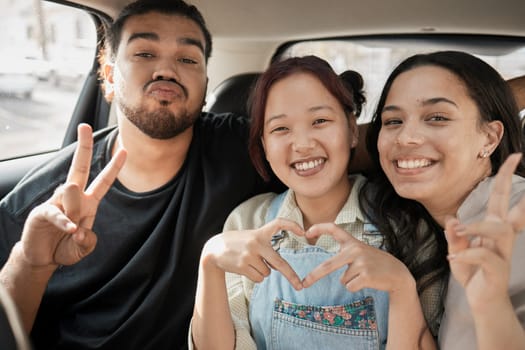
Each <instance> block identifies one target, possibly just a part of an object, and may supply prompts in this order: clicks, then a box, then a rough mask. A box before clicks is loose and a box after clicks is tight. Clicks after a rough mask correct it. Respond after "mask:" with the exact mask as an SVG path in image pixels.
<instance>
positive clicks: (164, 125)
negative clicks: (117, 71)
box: [118, 101, 199, 140]
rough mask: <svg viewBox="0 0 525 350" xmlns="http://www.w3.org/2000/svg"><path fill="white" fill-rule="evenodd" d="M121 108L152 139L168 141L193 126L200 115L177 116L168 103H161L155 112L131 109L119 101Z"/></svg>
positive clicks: (141, 108) (185, 114) (140, 108)
mask: <svg viewBox="0 0 525 350" xmlns="http://www.w3.org/2000/svg"><path fill="white" fill-rule="evenodd" d="M118 104H119V107H120V109H121V110H122V112H123V113H124V115H125V116H126V117H127V118H128V120H129V121H130V122H132V123H133V124H134V125H135V126H136V127H137V128H139V129H140V130H141V131H142V132H143V133H144V134H146V135H148V136H149V137H151V138H154V139H159V140H167V139H170V138H172V137H175V136H177V135H179V134H181V133H183V132H184V131H186V130H187V129H188V128H190V127H191V126H193V124H194V123H195V120H196V119H197V118H198V116H199V114H198V113H195V114H194V115H190V114H189V113H184V114H182V115H179V116H175V114H173V112H171V111H170V110H169V109H168V108H166V107H167V105H168V104H167V103H166V102H165V103H162V102H161V108H159V109H157V110H155V111H147V110H146V109H145V108H143V107H138V108H134V107H130V106H128V105H126V104H125V103H124V102H123V101H118Z"/></svg>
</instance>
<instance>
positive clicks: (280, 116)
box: [264, 105, 334, 125]
mask: <svg viewBox="0 0 525 350" xmlns="http://www.w3.org/2000/svg"><path fill="white" fill-rule="evenodd" d="M323 109H328V110H330V111H333V110H334V109H333V108H332V107H330V106H328V105H320V106H313V107H310V108H308V112H316V111H320V110H323ZM285 116H286V115H285V114H277V115H274V116H271V117H270V118H268V120H267V121H266V123H264V124H265V125H268V124H269V123H271V122H272V121H273V120H275V119H280V118H284V117H285Z"/></svg>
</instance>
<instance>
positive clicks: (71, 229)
mask: <svg viewBox="0 0 525 350" xmlns="http://www.w3.org/2000/svg"><path fill="white" fill-rule="evenodd" d="M65 229H66V231H67V232H75V230H76V229H77V225H75V224H74V223H72V222H67V223H66V227H65Z"/></svg>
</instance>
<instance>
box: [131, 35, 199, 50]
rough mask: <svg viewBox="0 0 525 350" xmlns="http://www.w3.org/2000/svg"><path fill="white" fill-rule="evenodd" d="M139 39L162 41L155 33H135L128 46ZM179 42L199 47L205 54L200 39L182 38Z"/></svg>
mask: <svg viewBox="0 0 525 350" xmlns="http://www.w3.org/2000/svg"><path fill="white" fill-rule="evenodd" d="M138 39H145V40H151V41H160V37H159V35H158V34H157V33H155V32H138V33H133V34H131V35H130V37H129V39H128V44H129V43H130V42H132V41H134V40H138ZM177 42H178V43H179V44H182V45H191V46H195V47H197V48H198V49H199V50H200V51H201V52H202V53H203V54H204V45H203V44H202V42H201V41H200V40H198V39H194V38H189V37H182V38H178V39H177Z"/></svg>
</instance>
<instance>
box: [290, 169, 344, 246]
mask: <svg viewBox="0 0 525 350" xmlns="http://www.w3.org/2000/svg"><path fill="white" fill-rule="evenodd" d="M351 190H352V181H350V179H348V178H345V181H343V182H342V183H341V185H340V186H337V187H336V188H333V189H332V190H331V191H330V192H329V193H325V194H324V195H322V196H319V197H306V196H301V195H298V194H297V193H296V194H295V200H296V202H297V205H298V207H299V209H300V210H301V212H302V214H303V225H304V229H305V230H307V229H308V228H310V227H311V226H312V225H314V224H319V223H326V222H334V221H335V219H336V217H337V215H338V214H339V212H340V211H341V209H342V208H343V206H344V205H345V203H346V201H347V200H348V197H349V196H350V192H351ZM310 243H315V242H310Z"/></svg>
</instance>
